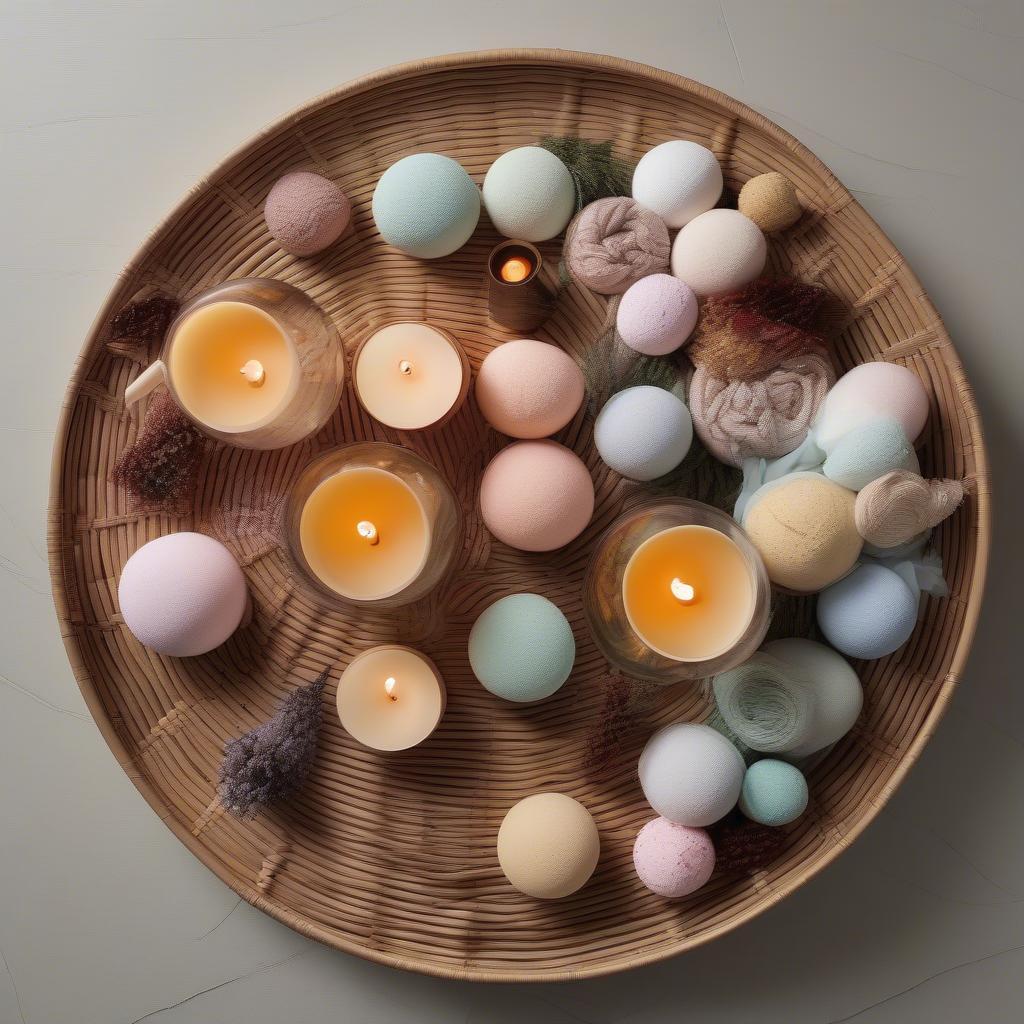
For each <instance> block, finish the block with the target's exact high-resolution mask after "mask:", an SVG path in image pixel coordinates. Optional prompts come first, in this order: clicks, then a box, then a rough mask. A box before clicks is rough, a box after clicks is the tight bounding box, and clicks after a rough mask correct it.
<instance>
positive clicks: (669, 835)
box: [633, 818, 715, 899]
mask: <svg viewBox="0 0 1024 1024" xmlns="http://www.w3.org/2000/svg"><path fill="white" fill-rule="evenodd" d="M633 866H634V867H635V868H636V873H637V874H638V875H639V876H640V881H641V882H643V883H644V885H646V886H647V888H648V889H650V890H651V892H653V893H656V894H657V895H658V896H666V897H668V898H669V899H681V898H682V897H683V896H689V895H690V893H692V892H696V891H697V890H698V889H699V888H700V887H701V886H702V885H704V883H705V882H706V881H707V880H708V879H709V878H710V877H711V874H712V872H713V871H714V870H715V847H714V845H713V844H712V842H711V837H710V836H709V835H708V834H707V832H705V831H704V829H702V828H690V827H689V826H688V825H677V824H676V823H675V822H672V821H669V820H668V818H655V819H654V820H653V821H649V822H647V824H646V825H644V827H643V828H642V829H640V834H639V835H638V836H637V837H636V842H635V843H634V844H633Z"/></svg>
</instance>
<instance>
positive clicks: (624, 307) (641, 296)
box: [615, 274, 697, 356]
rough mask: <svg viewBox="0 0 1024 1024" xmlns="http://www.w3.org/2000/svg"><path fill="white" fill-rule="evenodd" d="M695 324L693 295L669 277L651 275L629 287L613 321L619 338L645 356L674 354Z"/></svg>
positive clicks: (695, 314)
mask: <svg viewBox="0 0 1024 1024" xmlns="http://www.w3.org/2000/svg"><path fill="white" fill-rule="evenodd" d="M696 324H697V296H696V295H694V294H693V289H692V288H691V287H690V286H689V285H688V284H687V283H686V282H685V281H680V280H679V278H678V277H673V276H672V275H671V274H651V275H650V276H649V277H642V278H641V279H640V280H639V281H637V282H636V284H634V285H630V287H629V290H628V291H627V292H626V294H625V295H623V296H622V301H621V302H620V303H619V311H618V313H617V314H616V319H615V327H616V329H617V330H618V332H619V337H620V338H622V340H623V341H624V342H625V343H626V344H627V345H628V346H629V347H630V348H631V349H633V351H634V352H639V353H641V355H645V356H667V355H668V354H669V353H670V352H675V350H676V349H677V348H679V347H680V346H681V345H683V344H685V342H686V340H687V339H688V338H689V337H690V334H691V333H692V331H693V328H694V327H695V326H696Z"/></svg>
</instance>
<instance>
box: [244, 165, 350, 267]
mask: <svg viewBox="0 0 1024 1024" xmlns="http://www.w3.org/2000/svg"><path fill="white" fill-rule="evenodd" d="M263 217H264V219H265V220H266V222H267V229H268V230H269V231H270V233H271V234H272V235H273V236H274V239H275V240H276V241H277V243H278V244H279V245H280V246H281V248H282V249H284V250H285V251H286V252H290V253H293V254H294V255H295V256H312V255H314V254H315V253H318V252H321V251H323V250H324V249H326V248H327V246H329V245H330V244H331V243H332V242H335V241H337V240H338V238H340V237H341V235H342V233H343V232H344V231H345V229H346V228H347V227H348V225H349V221H350V220H351V218H352V204H351V203H350V202H349V199H348V196H346V195H345V193H344V192H342V191H341V189H340V188H338V186H337V185H335V184H334V182H333V181H329V180H328V179H327V178H324V177H321V176H320V175H319V174H313V173H312V172H311V171H292V172H291V173H290V174H286V175H285V176H284V177H283V178H279V179H278V181H277V182H276V184H275V185H274V187H273V188H272V189H271V190H270V194H269V195H268V196H267V201H266V203H265V204H264V206H263Z"/></svg>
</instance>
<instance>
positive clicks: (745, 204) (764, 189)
mask: <svg viewBox="0 0 1024 1024" xmlns="http://www.w3.org/2000/svg"><path fill="white" fill-rule="evenodd" d="M737 206H738V207H739V210H740V213H742V214H743V215H744V216H745V217H749V218H750V219H751V220H752V221H753V222H754V223H755V224H756V225H757V226H758V227H759V228H760V229H761V230H762V231H764V232H766V233H768V234H770V233H771V232H773V231H785V229H786V228H789V227H792V226H793V225H794V224H795V223H796V222H797V221H798V220H799V219H800V214H801V213H803V210H801V208H800V200H799V199H797V196H796V186H795V185H794V184H793V182H791V181H790V180H789V178H787V177H786V176H785V175H784V174H780V173H779V172H778V171H769V172H768V173H767V174H758V175H757V176H756V177H753V178H751V179H750V180H749V181H748V182H747V183H746V184H745V185H744V186H743V188H741V189H740V195H739V201H738V203H737Z"/></svg>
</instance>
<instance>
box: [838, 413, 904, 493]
mask: <svg viewBox="0 0 1024 1024" xmlns="http://www.w3.org/2000/svg"><path fill="white" fill-rule="evenodd" d="M894 469H907V470H910V472H912V473H918V472H920V470H921V467H920V465H919V464H918V461H917V453H916V452H915V451H914V446H913V445H912V444H911V443H910V442H909V441H908V440H907V435H906V434H905V433H904V431H903V427H902V426H901V424H900V423H899V421H898V420H895V419H891V418H889V417H883V418H880V419H874V420H868V422H867V423H863V424H861V425H860V426H859V427H854V429H853V430H851V431H850V432H849V433H847V434H844V435H843V436H842V437H840V438H839V440H838V441H836V443H835V445H834V446H833V448H832V451H831V452H829V455H828V458H826V459H825V465H824V466H823V467H822V472H823V473H824V474H825V476H827V477H828V478H829V479H830V480H834V481H835V482H836V483H837V484H842V485H843V487H848V488H849V489H850V490H851V491H859V490H860V489H861V488H862V487H867V485H868V484H869V483H871V481H872V480H877V479H878V478H879V477H880V476H885V474H886V473H891V472H892V471H893V470H894Z"/></svg>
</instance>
